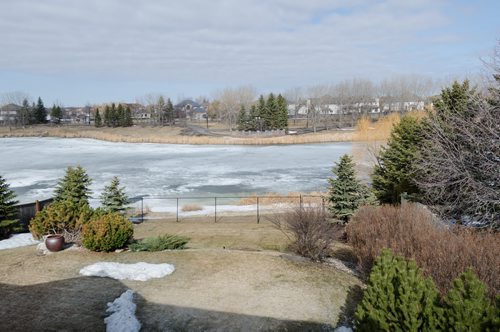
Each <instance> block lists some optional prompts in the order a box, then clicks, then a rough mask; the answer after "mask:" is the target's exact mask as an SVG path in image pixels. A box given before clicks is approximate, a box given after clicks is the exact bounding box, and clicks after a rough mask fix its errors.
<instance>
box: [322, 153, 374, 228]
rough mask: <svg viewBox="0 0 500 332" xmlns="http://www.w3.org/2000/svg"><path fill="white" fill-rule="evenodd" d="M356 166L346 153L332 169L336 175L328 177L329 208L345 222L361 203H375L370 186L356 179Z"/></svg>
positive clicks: (336, 216)
mask: <svg viewBox="0 0 500 332" xmlns="http://www.w3.org/2000/svg"><path fill="white" fill-rule="evenodd" d="M354 166H355V164H354V162H353V161H352V158H351V157H350V156H349V155H347V154H345V155H343V156H342V157H341V158H340V161H339V162H338V163H335V166H334V167H333V169H332V173H333V174H334V175H335V177H334V178H330V179H328V182H329V184H330V189H329V198H328V200H329V202H330V207H329V210H330V212H331V213H332V215H333V216H334V217H335V218H338V219H340V220H341V221H342V222H344V223H345V222H347V221H349V219H350V218H351V216H352V215H353V214H354V213H355V212H356V210H357V209H358V208H359V207H360V206H361V205H364V204H372V203H373V198H372V194H371V192H370V190H369V188H368V187H367V186H365V185H364V184H362V183H361V182H360V181H359V180H357V179H356V172H355V170H354Z"/></svg>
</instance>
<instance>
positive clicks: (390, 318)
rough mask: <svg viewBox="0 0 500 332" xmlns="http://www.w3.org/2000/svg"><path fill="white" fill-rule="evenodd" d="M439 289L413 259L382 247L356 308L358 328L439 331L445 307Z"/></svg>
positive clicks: (363, 329)
mask: <svg viewBox="0 0 500 332" xmlns="http://www.w3.org/2000/svg"><path fill="white" fill-rule="evenodd" d="M438 300H439V296H438V291H437V289H436V286H435V285H434V282H433V281H432V279H431V278H425V277H424V276H423V275H422V272H421V271H420V270H419V269H418V267H417V264H416V263H415V262H414V261H409V262H407V261H406V260H405V259H404V258H403V257H394V256H393V254H392V252H391V251H390V250H387V249H385V250H383V251H382V253H381V254H380V256H379V257H378V258H377V260H376V262H375V265H374V266H373V269H372V272H371V273H370V278H369V280H368V287H367V288H366V290H365V291H364V294H363V300H362V302H361V303H360V304H359V305H358V307H357V308H356V313H355V327H356V331H370V332H372V331H415V332H416V331H437V330H441V328H440V322H441V320H442V310H441V309H440V308H439V306H438Z"/></svg>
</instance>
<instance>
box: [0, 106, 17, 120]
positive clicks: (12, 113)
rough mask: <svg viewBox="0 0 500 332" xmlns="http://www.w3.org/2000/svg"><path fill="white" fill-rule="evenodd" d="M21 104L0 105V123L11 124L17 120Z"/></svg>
mask: <svg viewBox="0 0 500 332" xmlns="http://www.w3.org/2000/svg"><path fill="white" fill-rule="evenodd" d="M20 110H21V106H19V105H16V104H7V105H4V106H2V107H0V124H2V125H11V124H15V123H16V121H17V120H18V112H19V111H20Z"/></svg>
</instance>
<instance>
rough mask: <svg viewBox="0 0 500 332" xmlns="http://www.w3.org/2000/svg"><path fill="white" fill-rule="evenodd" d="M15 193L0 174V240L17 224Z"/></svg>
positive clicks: (6, 236)
mask: <svg viewBox="0 0 500 332" xmlns="http://www.w3.org/2000/svg"><path fill="white" fill-rule="evenodd" d="M15 198H16V194H15V193H14V192H13V191H12V190H11V189H10V188H9V184H8V183H7V182H6V181H5V179H4V178H3V177H2V176H1V175H0V240H1V239H4V238H8V237H9V235H10V233H11V232H12V230H13V229H14V228H15V227H16V226H17V224H18V220H17V218H16V217H17V208H16V207H15V205H16V204H17V203H18V201H16V199H15Z"/></svg>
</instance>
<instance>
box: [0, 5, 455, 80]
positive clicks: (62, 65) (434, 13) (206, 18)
mask: <svg viewBox="0 0 500 332" xmlns="http://www.w3.org/2000/svg"><path fill="white" fill-rule="evenodd" d="M443 3H444V2H440V1H430V0H422V1H396V0H388V1H377V2H373V1H368V0H367V1H347V0H342V1H322V0H309V1H300V0H273V1H259V0H245V1H230V0H216V1H194V0H183V1H175V2H174V1H168V2H166V1H161V0H150V1H138V0H137V1H134V0H107V1H99V0H87V1H83V0H82V1H78V0H73V1H64V0H45V1H38V0H16V1H3V2H2V3H1V4H0V34H1V38H0V49H1V50H3V51H2V56H1V57H0V70H18V71H23V72H33V73H41V74H47V73H50V74H58V73H64V74H68V73H72V74H77V75H93V76H97V77H98V76H115V75H118V76H120V77H123V78H124V79H141V80H151V79H153V80H155V79H160V78H161V79H164V80H165V79H166V80H171V81H173V82H181V83H189V82H203V83H204V84H210V83H214V84H219V85H220V84H222V85H230V84H239V83H245V82H248V83H252V84H257V85H262V86H286V85H298V84H311V83H314V82H321V81H332V80H336V79H343V78H347V77H351V76H363V77H368V78H374V77H376V76H380V75H382V74H384V75H390V74H391V73H390V72H391V71H392V72H394V73H396V72H398V73H399V72H405V70H407V69H409V70H407V71H412V72H415V71H421V70H422V69H423V68H425V66H427V65H428V64H427V63H426V62H425V61H421V64H420V67H421V68H415V67H413V68H406V67H405V66H407V63H408V59H410V60H411V59H412V58H415V59H416V57H417V56H422V54H413V53H411V52H410V51H411V50H412V49H413V48H414V46H415V44H418V43H422V42H423V41H425V39H424V37H422V36H421V34H422V33H423V32H427V31H429V30H432V29H439V28H440V27H443V26H446V25H447V24H449V18H448V17H447V16H446V15H445V14H444V13H443V12H444V10H443V6H444V5H443ZM439 40H440V41H446V40H450V41H453V42H456V40H457V36H455V35H453V34H452V33H450V32H448V33H447V34H446V39H443V38H442V39H439ZM5 50H8V51H5ZM423 55H424V56H425V52H424V53H423ZM381 62H384V63H385V65H384V66H383V67H382V66H380V63H381ZM414 62H415V61H414ZM382 71H383V72H382ZM388 71H389V72H388Z"/></svg>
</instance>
